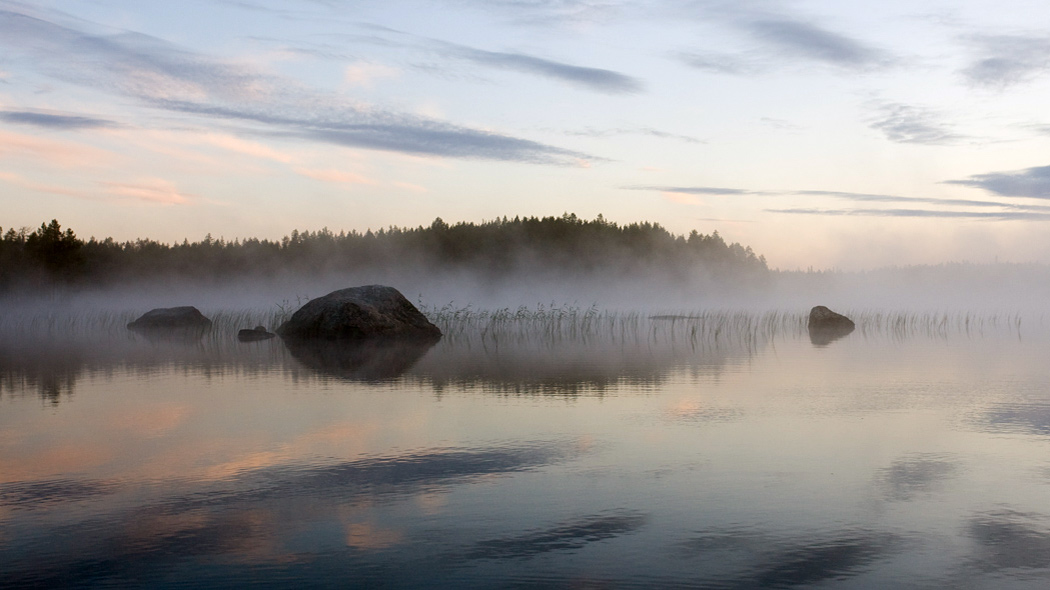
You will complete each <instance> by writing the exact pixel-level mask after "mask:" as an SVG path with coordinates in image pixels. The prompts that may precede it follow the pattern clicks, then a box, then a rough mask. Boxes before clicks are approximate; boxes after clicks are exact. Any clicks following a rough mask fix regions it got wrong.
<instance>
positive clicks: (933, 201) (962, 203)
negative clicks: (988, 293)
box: [795, 190, 1050, 211]
mask: <svg viewBox="0 0 1050 590" xmlns="http://www.w3.org/2000/svg"><path fill="white" fill-rule="evenodd" d="M795 194H799V195H813V196H827V197H837V198H840V199H847V200H850V201H860V202H875V203H922V204H925V205H945V206H956V207H997V208H1003V209H1014V210H1023V211H1050V207H1047V206H1040V205H1016V204H1013V203H1001V202H999V201H975V200H972V199H937V198H932V197H901V196H896V195H873V194H866V193H848V192H839V191H812V190H809V191H796V192H795Z"/></svg>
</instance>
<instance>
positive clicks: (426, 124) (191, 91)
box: [0, 10, 595, 165]
mask: <svg viewBox="0 0 1050 590" xmlns="http://www.w3.org/2000/svg"><path fill="white" fill-rule="evenodd" d="M0 46H6V47H7V49H8V50H10V51H12V52H17V53H28V55H29V56H30V57H31V58H32V59H35V60H37V62H38V63H39V64H40V67H41V68H42V69H44V70H46V71H48V72H50V74H51V75H52V76H53V77H55V78H57V79H61V80H64V81H66V82H71V83H75V84H79V85H82V86H87V87H91V88H94V89H96V90H100V91H104V92H115V93H118V94H120V95H124V96H129V97H133V98H136V99H138V100H141V101H143V102H145V103H146V104H148V105H150V106H153V107H155V108H158V109H164V110H168V111H173V112H179V113H185V114H191V115H195V116H200V117H207V118H221V119H227V120H238V121H242V122H247V121H250V122H253V123H262V124H265V125H267V126H269V127H270V129H269V131H270V132H272V133H273V134H276V135H282V136H287V137H297V138H301V139H304V140H310V141H317V142H325V143H331V144H337V145H346V146H353V147H363V148H370V149H379V150H388V151H395V152H404V153H410V154H423V155H433V156H444V157H455V158H472V159H492V160H505V161H516V162H531V163H542V164H562V165H572V164H574V163H575V162H576V161H578V160H579V159H591V160H593V159H595V158H593V157H592V156H589V155H587V154H582V153H579V152H574V151H571V150H566V149H561V148H557V147H554V146H550V145H546V144H543V143H539V142H536V141H531V140H527V139H522V138H517V137H513V136H510V135H504V134H500V133H497V132H491V131H483V130H479V129H473V128H470V127H465V126H461V125H456V124H453V123H446V122H444V121H440V120H435V119H430V118H426V117H420V116H416V115H411V114H407V113H398V112H390V111H384V110H382V109H378V108H374V107H370V106H367V105H360V104H356V103H353V102H351V101H348V100H346V99H345V98H342V97H340V96H338V95H335V94H332V93H326V92H323V91H320V90H314V89H311V88H304V87H302V86H300V85H297V84H296V83H295V82H293V81H291V80H288V79H283V78H278V77H276V76H272V75H266V74H262V73H260V72H257V71H255V70H253V69H252V68H250V67H249V66H246V65H242V64H237V63H232V62H226V61H221V60H216V59H213V58H210V57H208V56H204V55H201V54H197V53H193V52H191V51H188V50H185V49H182V48H179V47H176V46H174V45H171V44H169V43H166V42H164V41H161V40H159V39H156V38H154V37H149V36H147V35H141V34H136V33H120V34H115V35H99V34H92V33H89V32H86V31H83V30H79V29H73V28H71V27H67V26H63V25H59V24H55V23H53V22H50V21H47V20H44V19H42V18H36V17H34V16H31V15H28V14H23V13H19V12H14V11H10V10H0Z"/></svg>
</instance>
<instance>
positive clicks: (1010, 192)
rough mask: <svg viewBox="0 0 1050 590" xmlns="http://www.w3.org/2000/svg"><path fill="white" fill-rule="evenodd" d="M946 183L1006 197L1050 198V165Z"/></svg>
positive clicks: (981, 175)
mask: <svg viewBox="0 0 1050 590" xmlns="http://www.w3.org/2000/svg"><path fill="white" fill-rule="evenodd" d="M944 184H957V185H961V186H971V187H974V188H980V189H984V190H986V191H988V192H990V193H994V194H997V195H1001V196H1004V197H1029V198H1032V199H1050V166H1036V167H1034V168H1025V169H1024V170H1014V171H1010V172H989V173H987V174H974V175H973V176H971V177H969V178H967V179H963V180H946V181H944Z"/></svg>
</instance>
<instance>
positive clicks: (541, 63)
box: [436, 42, 644, 94]
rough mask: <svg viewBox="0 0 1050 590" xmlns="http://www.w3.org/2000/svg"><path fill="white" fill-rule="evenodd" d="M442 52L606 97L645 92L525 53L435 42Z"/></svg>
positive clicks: (610, 75)
mask: <svg viewBox="0 0 1050 590" xmlns="http://www.w3.org/2000/svg"><path fill="white" fill-rule="evenodd" d="M436 43H438V46H439V47H441V48H442V52H443V53H445V54H447V55H450V56H453V57H456V58H459V59H463V60H467V61H471V62H473V63H476V64H479V65H483V66H487V67H491V68H497V69H504V70H514V71H518V72H523V73H526V74H534V75H537V76H543V77H545V78H551V79H554V80H558V81H560V82H567V83H569V84H572V85H575V86H580V87H583V88H586V89H588V90H593V91H596V92H602V93H605V94H635V93H638V92H641V91H642V90H643V88H644V87H643V84H642V82H641V80H639V79H637V78H634V77H632V76H628V75H626V74H621V73H619V72H614V71H612V70H606V69H602V68H591V67H585V66H578V65H573V64H568V63H564V62H559V61H554V60H550V59H545V58H542V57H536V56H533V55H528V54H524V53H513V52H504V51H486V50H484V49H476V48H474V47H467V46H465V45H458V44H454V43H445V42H436Z"/></svg>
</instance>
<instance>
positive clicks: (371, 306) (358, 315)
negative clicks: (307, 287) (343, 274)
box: [277, 285, 441, 340]
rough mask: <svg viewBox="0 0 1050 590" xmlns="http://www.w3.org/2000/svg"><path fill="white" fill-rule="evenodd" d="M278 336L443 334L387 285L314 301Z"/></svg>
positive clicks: (347, 337) (436, 336) (340, 337)
mask: <svg viewBox="0 0 1050 590" xmlns="http://www.w3.org/2000/svg"><path fill="white" fill-rule="evenodd" d="M277 333H278V334H279V335H280V336H281V338H283V339H285V340H364V339H372V338H386V339H420V340H437V339H439V338H441V330H440V329H438V327H437V326H435V325H434V324H432V323H430V320H428V319H427V318H426V316H424V315H423V314H422V313H421V312H420V311H419V310H418V309H416V306H414V305H412V303H411V302H410V301H409V300H408V299H405V296H404V295H402V294H401V293H400V292H399V291H398V290H397V289H395V288H393V287H385V286H383V285H368V286H365V287H351V288H349V289H341V290H339V291H333V292H331V293H329V294H328V295H325V296H324V297H318V298H317V299H311V300H310V301H308V302H307V303H306V305H304V306H302V307H300V308H299V310H298V311H296V312H295V313H294V314H292V317H291V318H290V319H289V320H288V321H287V322H285V323H283V324H281V326H280V327H279V328H277Z"/></svg>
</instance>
